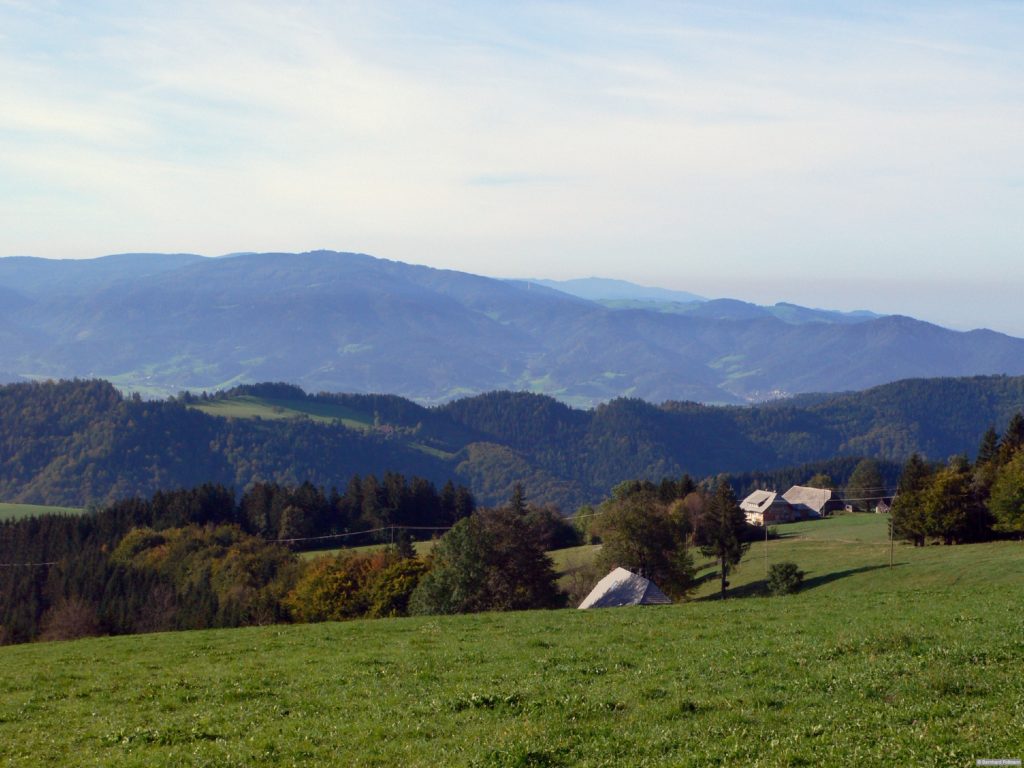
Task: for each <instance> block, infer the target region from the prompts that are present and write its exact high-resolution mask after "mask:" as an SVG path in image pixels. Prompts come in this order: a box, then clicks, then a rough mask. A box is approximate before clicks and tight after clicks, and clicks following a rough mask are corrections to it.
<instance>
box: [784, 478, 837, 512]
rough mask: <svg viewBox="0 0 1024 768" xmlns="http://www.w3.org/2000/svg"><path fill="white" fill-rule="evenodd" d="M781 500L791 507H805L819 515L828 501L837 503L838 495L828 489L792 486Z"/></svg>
mask: <svg viewBox="0 0 1024 768" xmlns="http://www.w3.org/2000/svg"><path fill="white" fill-rule="evenodd" d="M782 498H784V499H785V500H786V501H788V502H789V503H790V504H792V505H793V506H801V507H807V508H808V509H810V510H811V511H812V512H817V513H818V514H821V510H822V509H824V508H825V505H826V504H828V503H829V502H830V501H838V500H839V495H838V494H837V493H836V492H835V491H833V490H830V489H828V488H808V487H807V486H806V485H794V486H793V487H792V488H790V489H789V490H788V491H786V492H785V493H784V494H782Z"/></svg>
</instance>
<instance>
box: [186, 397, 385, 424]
mask: <svg viewBox="0 0 1024 768" xmlns="http://www.w3.org/2000/svg"><path fill="white" fill-rule="evenodd" d="M190 407H192V408H195V409H196V410H197V411H202V412H203V413H208V414H210V415H211V416H223V417H225V418H227V417H233V418H236V419H255V418H260V419H294V418H298V417H307V418H310V419H312V420H313V421H319V422H321V423H325V424H329V423H333V422H336V421H340V422H341V423H343V424H344V425H345V426H347V427H349V428H351V429H368V428H369V427H371V426H373V419H372V418H370V417H367V415H366V414H364V413H360V412H358V411H355V410H353V409H352V408H346V407H345V406H343V405H336V404H333V403H313V402H306V401H303V400H277V399H270V398H265V397H252V396H249V395H241V396H238V397H228V398H223V399H219V400H212V401H210V402H207V403H199V404H196V405H193V406H190Z"/></svg>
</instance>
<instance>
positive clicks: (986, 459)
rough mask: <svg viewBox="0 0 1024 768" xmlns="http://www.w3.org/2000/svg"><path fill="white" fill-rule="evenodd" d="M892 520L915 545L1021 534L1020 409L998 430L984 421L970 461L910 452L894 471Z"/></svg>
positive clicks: (1023, 442) (1023, 425)
mask: <svg viewBox="0 0 1024 768" xmlns="http://www.w3.org/2000/svg"><path fill="white" fill-rule="evenodd" d="M892 525H893V533H894V535H896V536H899V537H900V538H903V539H906V540H908V541H911V542H913V543H914V545H915V546H923V545H924V544H926V543H927V542H928V541H939V542H942V543H944V544H958V543H962V542H973V541H988V540H990V539H993V538H996V537H1000V536H1007V535H1016V536H1019V535H1021V534H1024V414H1022V413H1020V412H1018V413H1016V414H1015V415H1014V416H1013V417H1012V418H1011V419H1010V421H1009V423H1008V424H1007V427H1006V430H1005V431H1004V432H1003V434H1002V435H1001V436H1000V434H999V433H998V432H997V431H996V429H995V427H994V426H991V427H989V429H988V431H986V432H985V435H984V436H983V437H982V440H981V445H980V446H979V448H978V453H977V457H976V459H975V461H974V462H973V463H972V462H971V461H969V460H968V459H967V457H966V456H954V457H952V458H951V459H950V460H949V461H948V462H947V463H946V464H945V465H941V464H933V463H929V462H927V461H925V460H924V459H923V458H922V457H921V456H919V455H918V454H913V455H912V456H911V457H910V458H909V459H908V460H907V462H906V464H905V465H904V467H903V472H902V474H901V475H900V480H899V486H898V490H897V495H896V498H895V499H894V501H893V507H892Z"/></svg>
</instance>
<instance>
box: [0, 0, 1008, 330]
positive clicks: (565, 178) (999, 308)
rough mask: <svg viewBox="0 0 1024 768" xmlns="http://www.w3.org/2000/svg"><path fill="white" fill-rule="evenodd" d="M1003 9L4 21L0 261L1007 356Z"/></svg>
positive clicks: (203, 8)
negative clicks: (420, 279) (791, 322)
mask: <svg viewBox="0 0 1024 768" xmlns="http://www.w3.org/2000/svg"><path fill="white" fill-rule="evenodd" d="M1022 40H1024V2H1020V1H1019V0H1014V1H1013V2H984V0H978V1H974V0H963V1H962V2H942V1H941V0H935V1H934V2H915V1H914V0H904V1H901V2H870V1H866V2H845V1H844V0H837V1H836V2H830V3H813V2H797V1H792V2H770V1H766V2H730V1H729V0H725V1H724V2H714V3H710V2H707V3H704V2H693V3H690V2H681V1H680V2H636V3H620V2H600V1H595V2H586V3H583V2H521V3H520V2H517V3H505V2H451V3H449V2H438V3H427V2H408V3H392V2H386V0H380V1H377V2H366V3H363V2H343V1H332V2H318V1H316V0H307V1H306V2H294V3H283V2H280V0H277V1H275V2H236V1H235V0H218V1H217V2H213V3H211V2H189V1H188V0H182V1H179V2H175V3H167V2H147V1H146V0H132V2H89V1H88V0H76V1H75V2H50V1H48V0H0V105H2V109H0V254H2V255H32V256H42V257H48V258H88V257H95V256H100V255H104V254H109V253H120V252H139V251H146V252H154V251H160V252H190V253H200V254H204V255H218V254H224V253H230V252H237V251H304V250H311V249H316V248H328V249H333V250H342V251H358V252H364V253H370V254H372V255H375V256H380V257H383V258H389V259H396V260H400V261H406V262H410V263H416V264H428V265H430V266H435V267H443V268H450V269H458V270H463V271H468V272H474V273H477V274H483V275H493V276H502V277H546V278H554V279H564V278H570V277H586V276H592V275H598V276H603V277H612V278H619V279H625V280H631V281H634V282H638V283H641V284H645V285H658V286H662V287H665V288H674V289H679V290H687V291H692V292H695V293H699V294H702V295H705V296H711V297H719V296H730V297H736V298H740V299H746V300H749V301H756V302H758V303H766V304H771V303H775V302H777V301H790V302H794V303H798V304H803V305H806V306H814V307H825V308H831V309H842V310H852V309H861V308H864V309H871V310H874V311H878V312H886V313H900V314H908V315H913V316H916V317H920V318H922V319H926V320H930V321H933V322H937V323H940V324H942V325H946V326H949V327H953V328H958V329H967V328H975V327H990V328H994V329H996V330H1000V331H1003V332H1007V333H1011V334H1014V335H1018V336H1024V309H1022V308H1021V306H1020V297H1021V296H1022V295H1024V45H1022V44H1021V41H1022Z"/></svg>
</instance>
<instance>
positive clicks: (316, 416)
mask: <svg viewBox="0 0 1024 768" xmlns="http://www.w3.org/2000/svg"><path fill="white" fill-rule="evenodd" d="M1022 408H1024V377H1007V376H993V377H974V378H966V379H929V380H907V381H901V382H896V383H893V384H888V385H884V386H880V387H876V388H873V389H870V390H867V391H865V392H860V393H846V394H839V395H815V396H810V395H808V396H804V397H802V398H797V399H794V400H791V401H781V402H773V403H769V404H764V405H758V406H721V407H713V406H706V405H699V404H696V403H689V402H666V403H663V404H661V405H654V404H651V403H647V402H645V401H642V400H638V399H616V400H613V401H612V402H609V403H607V404H604V405H600V406H598V407H597V408H594V409H591V410H580V409H574V408H571V407H569V406H567V405H565V404H564V403H561V402H559V401H557V400H555V399H553V398H551V397H547V396H543V395H537V394H530V393H522V392H519V393H516V392H491V393H486V394H483V395H478V396H474V397H467V398H462V399H459V400H455V401H453V402H450V403H447V404H444V405H441V406H435V407H424V406H422V405H419V404H417V403H414V402H412V401H410V400H407V399H405V398H401V397H397V396H393V395H361V394H318V395H308V394H306V393H305V392H303V391H302V390H301V389H299V388H297V387H295V386H292V385H286V384H263V385H244V386H240V387H237V388H234V389H232V390H229V391H227V392H223V393H218V394H215V395H206V396H202V395H199V396H197V395H190V394H182V395H180V396H178V397H175V398H172V399H170V400H163V401H145V400H142V399H141V398H139V397H138V396H131V397H125V396H122V395H121V394H120V393H119V392H118V391H117V390H116V389H115V388H114V387H113V386H112V385H111V384H109V383H107V382H103V381H63V382H57V383H54V382H45V383H22V384H11V385H6V386H3V387H0V500H3V501H22V502H33V503H43V504H61V505H82V504H86V503H89V502H102V501H108V500H111V499H115V498H122V497H126V496H132V495H137V494H143V495H148V494H151V493H153V492H154V491H156V490H167V489H172V488H179V487H192V486H196V485H199V484H201V483H204V482H215V483H222V484H224V485H225V486H228V487H230V488H235V489H236V490H241V489H243V488H245V487H247V486H250V485H251V484H252V483H254V482H259V481H275V482H282V483H289V484H296V483H301V482H303V481H309V482H311V483H313V484H315V485H318V486H324V487H327V488H330V487H331V486H334V485H338V484H340V483H344V482H345V481H346V480H347V479H348V478H349V477H350V476H351V475H353V474H357V473H363V474H365V473H374V474H377V475H378V476H380V475H383V474H384V473H385V472H387V471H392V472H399V473H402V474H404V475H407V476H412V475H416V476H420V477H423V478H426V479H428V480H431V481H433V482H435V483H436V484H437V485H438V487H440V486H441V485H442V484H444V483H445V482H446V481H448V480H454V481H455V482H456V483H461V484H464V485H466V486H467V487H469V489H470V490H471V491H472V492H473V494H474V495H475V496H476V498H477V500H478V501H479V502H480V503H482V504H494V503H499V502H503V501H505V500H506V499H507V498H508V497H509V494H510V492H511V489H512V487H513V486H514V484H515V483H517V482H521V483H523V484H524V485H525V487H526V490H527V493H528V496H529V498H531V499H532V500H535V501H545V502H552V503H555V504H558V505H560V506H561V508H562V509H563V511H566V512H569V511H572V510H574V509H575V508H576V507H577V506H578V505H579V504H582V503H588V502H593V501H597V500H599V499H601V498H602V497H604V496H605V495H606V494H607V493H608V491H609V489H610V488H611V487H612V486H614V485H615V484H616V483H618V482H620V481H622V480H626V479H633V478H648V479H652V480H660V479H661V478H662V477H665V476H673V477H678V476H680V475H682V474H683V473H689V474H691V475H693V476H694V477H697V478H700V477H706V476H709V475H714V474H717V473H720V472H731V473H749V472H755V471H757V472H761V473H765V472H767V471H769V470H774V469H778V468H785V467H794V466H797V465H803V464H808V465H810V464H815V463H817V465H819V469H820V468H821V465H822V463H823V462H833V465H834V466H835V467H836V469H835V470H834V472H836V473H837V475H836V476H835V477H834V479H835V480H837V481H838V482H840V483H841V482H843V480H844V477H843V473H844V472H848V471H849V469H851V468H852V466H853V463H851V462H850V461H848V460H845V459H844V457H847V458H848V457H855V456H870V457H875V458H880V459H888V460H892V461H901V460H903V459H905V458H906V457H907V456H908V455H909V454H910V453H912V452H914V451H918V452H921V453H922V454H924V455H925V456H926V457H928V458H931V459H936V460H945V459H947V458H948V457H949V456H951V455H954V454H958V453H966V454H968V455H973V453H974V451H975V450H976V448H977V446H978V444H979V442H980V439H981V436H982V434H983V433H984V431H985V430H986V429H987V428H988V427H989V426H990V425H995V426H996V428H997V429H1002V428H1003V427H1004V426H1005V425H1006V423H1007V422H1008V421H1009V419H1010V417H1011V416H1012V415H1013V414H1014V413H1016V412H1017V411H1018V410H1021V409H1022ZM790 474H792V473H790ZM780 476H785V477H789V476H790V475H789V474H785V475H780Z"/></svg>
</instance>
